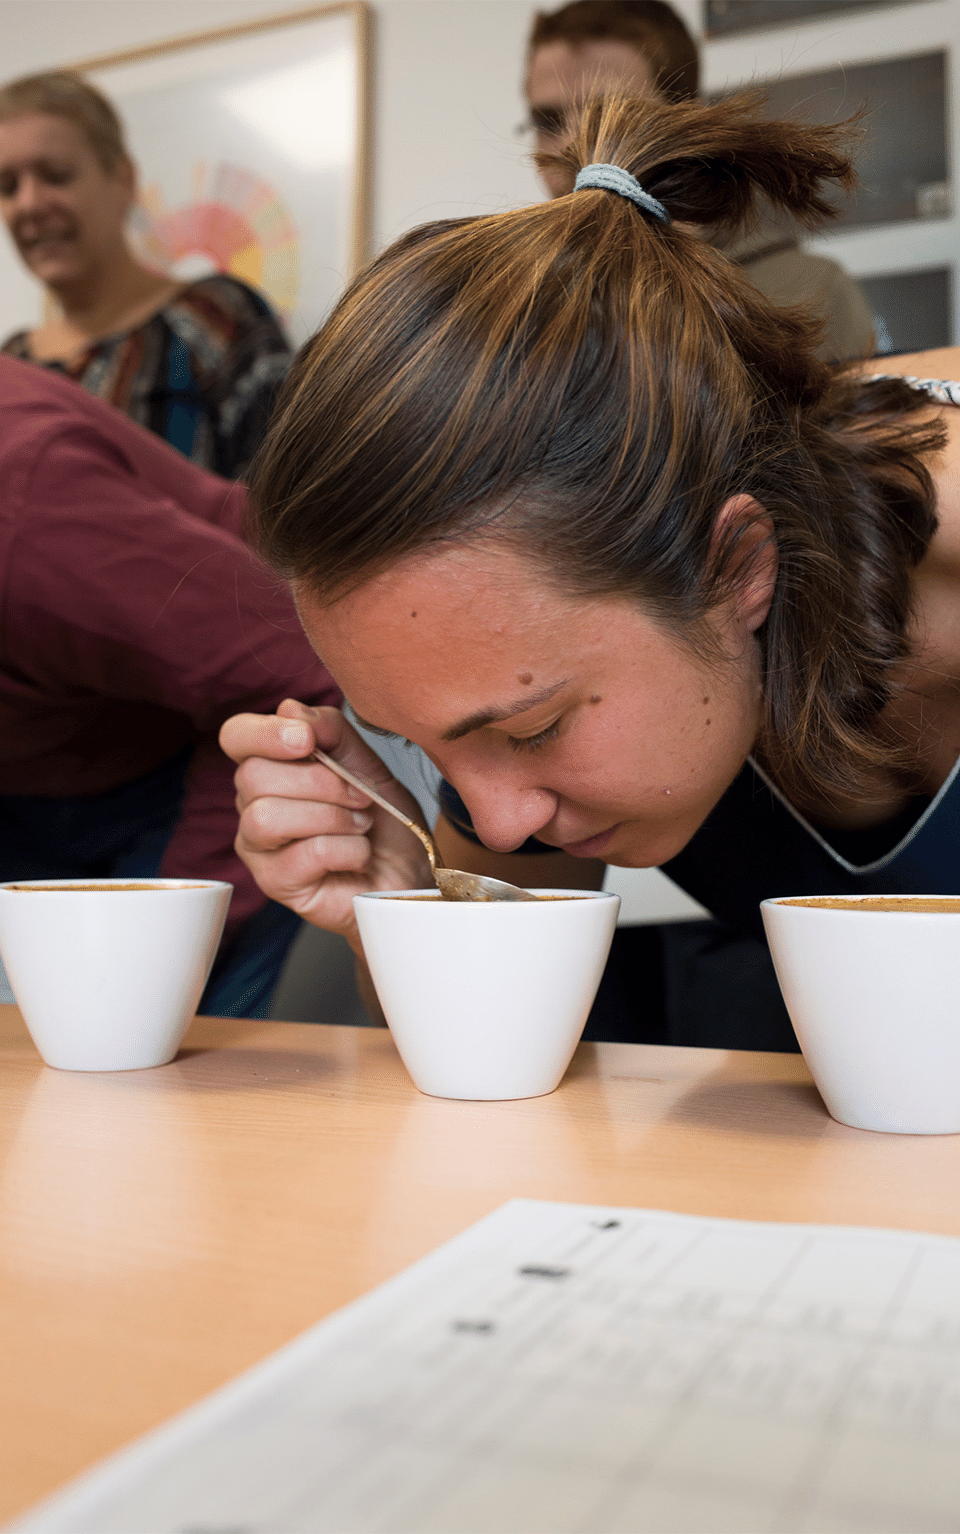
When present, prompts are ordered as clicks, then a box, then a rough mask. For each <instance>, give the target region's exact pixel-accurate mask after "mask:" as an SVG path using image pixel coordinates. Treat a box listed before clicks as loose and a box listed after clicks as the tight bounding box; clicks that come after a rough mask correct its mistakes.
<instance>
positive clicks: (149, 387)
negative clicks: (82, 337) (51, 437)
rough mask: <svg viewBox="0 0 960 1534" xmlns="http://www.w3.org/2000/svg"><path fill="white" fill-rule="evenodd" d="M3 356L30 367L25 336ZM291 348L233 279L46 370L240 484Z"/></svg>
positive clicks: (200, 287)
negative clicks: (54, 372) (51, 369)
mask: <svg viewBox="0 0 960 1534" xmlns="http://www.w3.org/2000/svg"><path fill="white" fill-rule="evenodd" d="M0 350H2V351H5V352H7V353H8V354H9V355H10V356H11V357H19V358H20V359H21V360H23V361H26V362H33V361H35V360H36V359H35V358H34V357H33V356H32V355H31V352H30V342H29V332H28V331H26V330H21V331H18V332H17V333H16V335H12V336H10V337H9V338H8V340H6V341H5V342H4V343H3V346H2V348H0ZM289 365H290V345H289V342H288V341H287V339H286V337H285V336H284V334H283V331H282V330H281V329H280V326H279V324H278V323H277V321H276V319H275V318H274V316H273V314H272V313H271V311H270V309H269V307H268V306H267V304H266V302H265V301H264V299H263V298H261V296H260V294H259V293H257V292H256V291H255V289H253V288H251V287H248V286H247V285H246V283H243V282H238V281H237V279H236V278H235V277H225V276H216V277H204V278H203V279H202V280H201V281H199V282H192V283H189V284H188V285H187V286H186V287H184V288H181V290H180V292H179V293H178V294H177V295H176V297H175V298H173V299H172V300H171V301H170V302H169V303H168V304H167V305H166V306H165V307H164V308H163V309H160V310H158V311H157V313H156V314H154V315H152V316H151V317H150V319H148V320H146V321H145V323H144V324H142V325H138V326H137V327H136V328H135V329H133V330H128V331H124V332H122V333H121V334H119V335H115V336H108V337H107V338H106V339H105V340H102V341H97V342H95V343H94V344H93V345H92V346H90V347H89V348H88V350H87V351H86V352H84V353H83V355H82V356H80V357H78V358H77V359H75V360H74V361H71V362H69V363H65V362H59V361H54V362H46V363H44V364H43V366H45V367H51V368H56V369H57V370H58V371H59V372H61V373H65V374H66V375H67V377H68V378H73V379H75V380H76V382H77V383H79V384H82V385H83V387H84V388H85V389H88V390H89V391H90V393H91V394H98V395H99V396H100V398H101V399H105V400H109V402H110V403H111V404H112V405H116V406H117V408H118V409H120V410H122V411H123V412H124V413H125V414H126V415H128V416H130V417H131V418H132V419H133V420H134V421H138V422H139V423H140V425H141V426H146V427H147V428H148V429H149V430H150V431H153V432H156V434H157V435H158V436H159V437H163V438H164V439H165V440H166V441H167V442H169V443H170V444H171V445H172V446H173V447H175V448H178V449H179V450H180V452H181V453H183V454H184V455H185V456H186V457H187V458H190V459H191V460H192V461H193V462H194V463H196V464H200V465H201V466H202V467H203V468H205V469H212V470H213V471H214V472H215V473H217V474H222V475H224V477H225V478H227V479H240V478H242V477H243V474H244V472H245V471H246V469H247V466H248V465H249V463H250V460H251V458H252V457H253V455H254V453H255V451H256V449H257V447H258V445H259V443H260V439H261V438H262V436H263V434H264V431H265V430H266V426H267V422H268V420H269V417H270V412H271V409H272V407H273V403H274V399H275V397H276V394H277V390H278V388H279V386H280V383H281V380H282V379H283V375H284V374H285V372H286V371H287V368H288V367H289Z"/></svg>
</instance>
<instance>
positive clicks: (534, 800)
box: [454, 772, 557, 852]
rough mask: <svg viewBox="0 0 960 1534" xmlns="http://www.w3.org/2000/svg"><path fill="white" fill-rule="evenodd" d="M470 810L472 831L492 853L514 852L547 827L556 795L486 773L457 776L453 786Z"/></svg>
mask: <svg viewBox="0 0 960 1534" xmlns="http://www.w3.org/2000/svg"><path fill="white" fill-rule="evenodd" d="M454 787H455V788H456V790H457V792H458V793H459V795H460V797H461V798H462V799H463V802H464V804H465V805H466V806H467V809H468V810H469V811H470V817H471V819H472V821H473V828H474V830H475V831H476V833H477V835H478V836H479V838H480V840H481V841H482V842H483V844H484V846H486V847H489V848H491V850H492V851H494V852H513V851H514V850H515V849H516V848H517V847H522V846H523V843H524V842H525V841H527V839H528V838H529V837H531V836H536V834H537V832H538V831H542V830H543V828H544V827H545V826H547V825H549V823H550V821H551V820H552V819H553V817H554V815H555V814H556V812H557V796H556V794H554V793H551V792H550V790H549V789H545V788H523V787H521V786H519V785H517V784H511V783H510V782H509V779H507V778H498V776H497V774H496V773H495V772H491V773H489V774H486V773H484V774H480V773H476V774H471V775H469V776H467V777H465V776H464V775H463V774H460V775H458V781H457V782H456V783H455V784H454Z"/></svg>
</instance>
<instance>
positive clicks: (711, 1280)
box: [12, 1200, 960, 1534]
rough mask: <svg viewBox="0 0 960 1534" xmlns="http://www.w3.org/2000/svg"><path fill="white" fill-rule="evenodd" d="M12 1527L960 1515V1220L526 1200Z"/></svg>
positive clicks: (479, 1525)
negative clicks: (879, 1224) (873, 1224)
mask: <svg viewBox="0 0 960 1534" xmlns="http://www.w3.org/2000/svg"><path fill="white" fill-rule="evenodd" d="M12 1529H15V1530H16V1531H17V1534H540V1531H542V1534H621V1531H622V1534H627V1531H629V1534H636V1531H640V1530H642V1531H646V1534H668V1531H672V1530H677V1531H679V1530H683V1531H689V1534H722V1531H725V1530H730V1531H735V1534H751V1531H754V1530H757V1531H760V1530H763V1531H772V1534H811V1531H817V1534H827V1531H829V1534H854V1531H856V1534H885V1531H902V1534H940V1531H951V1534H952V1531H960V1241H956V1240H952V1239H948V1238H945V1237H936V1236H921V1235H915V1234H912V1233H909V1232H900V1231H875V1230H861V1229H856V1228H849V1227H837V1226H822V1227H818V1226H798V1225H773V1224H751V1223H747V1222H740V1221H729V1220H714V1219H700V1218H694V1217H690V1216H685V1215H673V1214H666V1213H662V1212H659V1211H650V1210H638V1209H614V1208H610V1209H607V1208H592V1207H587V1206H581V1205H566V1204H552V1203H539V1202H532V1201H523V1200H516V1201H514V1202H512V1203H510V1204H506V1205H504V1207H503V1208H502V1209H499V1210H497V1211H496V1212H495V1213H494V1214H492V1215H490V1216H489V1217H488V1218H487V1219H485V1220H482V1221H481V1222H480V1223H479V1224H477V1225H475V1226H472V1227H471V1228H470V1229H469V1230H467V1231H465V1232H464V1233H463V1234H462V1235H461V1236H458V1237H457V1238H456V1239H455V1240H453V1241H451V1242H449V1243H448V1244H447V1245H446V1246H443V1247H441V1248H440V1249H439V1250H437V1251H436V1252H433V1253H432V1254H431V1255H430V1256H428V1257H426V1258H425V1259H424V1260H423V1261H422V1262H419V1263H417V1264H415V1265H414V1266H413V1267H411V1268H409V1269H407V1270H406V1271H405V1272H404V1273H401V1274H400V1275H399V1276H398V1277H397V1278H395V1279H392V1280H391V1281H390V1282H389V1283H387V1284H384V1285H382V1286H381V1287H380V1288H379V1289H376V1290H374V1291H373V1292H372V1293H371V1294H369V1295H367V1296H365V1297H364V1298H363V1299H361V1300H358V1301H357V1302H356V1303H355V1304H353V1305H351V1306H348V1307H347V1308H346V1309H345V1310H343V1311H340V1312H339V1313H337V1314H336V1315H334V1316H332V1317H330V1318H329V1319H328V1320H327V1321H324V1322H322V1323H320V1325H318V1326H317V1327H315V1328H313V1329H312V1330H311V1331H309V1332H307V1333H306V1334H305V1335H304V1336H302V1337H300V1338H298V1339H297V1340H296V1341H295V1342H293V1343H291V1344H290V1345H289V1346H288V1347H287V1348H284V1349H283V1350H282V1351H281V1352H279V1353H277V1354H275V1355H274V1356H273V1357H272V1358H270V1359H268V1360H267V1361H266V1362H265V1363H264V1364H261V1365H259V1366H258V1367H257V1368H256V1369H253V1370H251V1371H250V1372H249V1373H248V1374H246V1375H243V1376H242V1377H241V1378H240V1379H239V1380H237V1381H235V1382H234V1383H232V1384H231V1385H228V1386H226V1387H225V1388H224V1389H223V1390H221V1391H219V1392H217V1393H216V1394H215V1395H213V1396H211V1397H209V1398H208V1399H207V1400H206V1401H203V1402H201V1403H200V1405H199V1406H197V1407H194V1408H192V1409H191V1410H190V1411H188V1412H186V1413H184V1414H183V1415H182V1416H180V1417H178V1418H176V1419H175V1420H174V1421H173V1422H171V1423H169V1424H167V1425H166V1426H165V1427H163V1428H161V1429H159V1430H158V1431H156V1432H155V1433H152V1434H150V1435H149V1436H148V1437H146V1438H144V1439H142V1440H141V1441H140V1442H139V1443H137V1444H135V1445H134V1446H133V1447H131V1448H130V1449H127V1450H125V1451H123V1452H121V1453H120V1454H118V1455H116V1456H114V1457H113V1458H112V1459H111V1460H109V1461H108V1462H106V1464H104V1465H103V1466H101V1467H99V1468H98V1469H96V1470H94V1471H93V1472H91V1473H90V1474H89V1475H87V1476H86V1477H84V1478H83V1479H82V1480H81V1481H79V1482H76V1483H74V1485H73V1486H72V1487H70V1488H68V1489H67V1491H66V1492H64V1493H61V1494H60V1495H59V1496H57V1497H56V1498H54V1499H51V1500H50V1501H49V1502H47V1503H45V1504H43V1505H42V1506H41V1507H40V1508H39V1509H37V1510H35V1511H34V1512H33V1513H32V1514H29V1515H27V1516H26V1517H25V1518H23V1519H21V1520H20V1521H18V1522H17V1523H16V1524H14V1525H13V1526H12Z"/></svg>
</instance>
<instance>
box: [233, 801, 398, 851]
mask: <svg viewBox="0 0 960 1534" xmlns="http://www.w3.org/2000/svg"><path fill="white" fill-rule="evenodd" d="M241 819H242V835H243V839H244V845H245V846H246V847H247V848H248V849H249V850H251V851H252V850H254V849H256V850H258V851H262V852H268V851H276V850H278V849H279V848H280V847H285V846H287V845H288V843H290V842H293V841H305V840H306V839H307V838H308V837H311V836H323V837H331V836H346V837H357V836H362V835H365V834H366V832H368V831H369V830H370V829H371V828H372V826H373V816H372V815H371V814H370V812H369V811H367V810H354V809H349V808H347V807H345V806H343V805H337V804H330V803H328V802H323V801H319V800H316V799H310V798H308V799H294V798H290V797H271V796H268V795H260V796H258V797H256V798H254V799H252V800H251V801H250V802H249V804H248V805H247V806H245V807H244V811H243V813H242V817H241Z"/></svg>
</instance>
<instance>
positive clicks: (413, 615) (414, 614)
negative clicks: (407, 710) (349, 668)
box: [410, 613, 707, 703]
mask: <svg viewBox="0 0 960 1534" xmlns="http://www.w3.org/2000/svg"><path fill="white" fill-rule="evenodd" d="M410 616H411V618H415V617H416V616H417V615H416V613H411V614H410ZM703 701H704V703H706V701H707V700H706V698H704V700H703Z"/></svg>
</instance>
